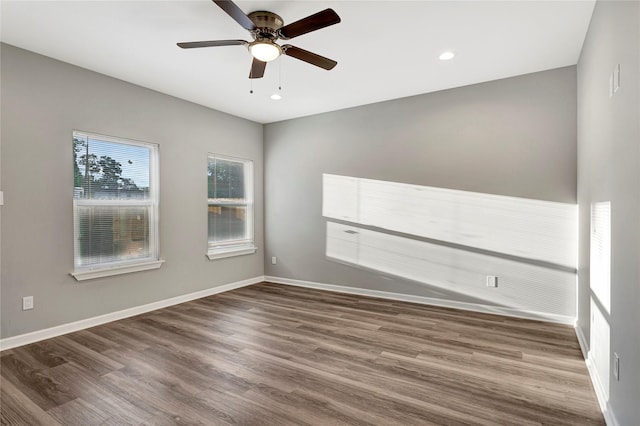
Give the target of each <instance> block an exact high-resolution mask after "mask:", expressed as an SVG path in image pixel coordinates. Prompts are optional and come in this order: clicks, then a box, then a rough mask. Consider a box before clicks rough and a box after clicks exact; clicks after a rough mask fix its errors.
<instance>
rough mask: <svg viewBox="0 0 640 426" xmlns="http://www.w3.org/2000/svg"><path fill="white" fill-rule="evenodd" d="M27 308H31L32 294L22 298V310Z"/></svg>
mask: <svg viewBox="0 0 640 426" xmlns="http://www.w3.org/2000/svg"><path fill="white" fill-rule="evenodd" d="M29 309H33V296H27V297H23V298H22V310H23V311H28V310H29Z"/></svg>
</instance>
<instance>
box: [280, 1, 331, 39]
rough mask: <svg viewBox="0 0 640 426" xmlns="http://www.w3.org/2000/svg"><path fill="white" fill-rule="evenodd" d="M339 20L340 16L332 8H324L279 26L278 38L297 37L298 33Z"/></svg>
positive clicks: (304, 32) (316, 28)
mask: <svg viewBox="0 0 640 426" xmlns="http://www.w3.org/2000/svg"><path fill="white" fill-rule="evenodd" d="M338 22H340V17H339V16H338V14H337V13H336V12H335V11H334V10H333V9H325V10H323V11H321V12H318V13H315V14H313V15H310V16H307V17H306V18H302V19H300V20H299V21H296V22H292V23H291V24H289V25H285V26H284V27H282V28H280V30H279V33H280V35H281V37H280V38H283V39H285V40H287V39H290V38H294V37H298V36H299V35H302V34H306V33H310V32H311V31H315V30H319V29H320V28H324V27H328V26H330V25H334V24H337V23H338Z"/></svg>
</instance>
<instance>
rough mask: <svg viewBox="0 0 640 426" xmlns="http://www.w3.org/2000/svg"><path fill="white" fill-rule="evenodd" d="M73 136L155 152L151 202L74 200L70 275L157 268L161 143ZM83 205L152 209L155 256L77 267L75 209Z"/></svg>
mask: <svg viewBox="0 0 640 426" xmlns="http://www.w3.org/2000/svg"><path fill="white" fill-rule="evenodd" d="M73 136H81V137H82V136H85V137H87V138H93V139H99V140H102V141H105V142H112V143H119V144H128V145H135V146H142V147H145V148H149V149H150V150H151V151H152V153H151V155H150V156H149V195H150V197H149V199H146V200H117V201H116V200H93V201H90V200H86V199H74V200H73V222H74V234H73V239H74V243H73V245H74V270H73V272H72V273H70V274H69V275H71V276H72V277H74V278H75V279H76V280H77V281H85V280H91V279H94V278H102V277H109V276H113V275H120V274H128V273H131V272H140V271H148V270H152V269H158V268H160V267H161V266H162V264H163V263H164V262H165V261H164V260H162V259H160V226H159V224H160V221H159V206H160V191H159V187H158V185H159V183H160V171H159V166H160V164H159V163H160V146H159V145H158V144H154V143H150V142H141V141H136V140H132V139H127V138H120V137H113V136H107V135H101V134H96V133H89V132H83V131H79V130H74V131H73ZM82 205H103V206H140V207H151V208H150V209H149V210H150V211H149V231H150V232H149V247H150V248H151V253H152V256H150V257H146V258H143V259H136V260H132V261H131V260H129V261H121V262H109V263H105V264H102V265H91V266H85V267H82V266H79V265H77V264H75V259H77V258H78V244H77V239H76V235H78V230H77V229H75V226H76V225H75V224H76V223H77V220H76V214H77V209H76V206H82Z"/></svg>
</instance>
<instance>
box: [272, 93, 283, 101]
mask: <svg viewBox="0 0 640 426" xmlns="http://www.w3.org/2000/svg"><path fill="white" fill-rule="evenodd" d="M271 99H273V100H274V101H279V100H280V99H282V96H280V94H279V93H274V94H273V95H271Z"/></svg>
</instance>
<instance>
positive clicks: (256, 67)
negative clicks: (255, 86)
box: [249, 58, 267, 78]
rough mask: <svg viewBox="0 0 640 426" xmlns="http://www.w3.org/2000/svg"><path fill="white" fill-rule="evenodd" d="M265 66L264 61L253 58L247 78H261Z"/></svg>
mask: <svg viewBox="0 0 640 426" xmlns="http://www.w3.org/2000/svg"><path fill="white" fill-rule="evenodd" d="M266 67H267V63H266V62H262V61H259V60H257V59H256V58H253V62H252V63H251V71H250V72H249V78H262V76H263V75H264V69H265V68H266Z"/></svg>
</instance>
